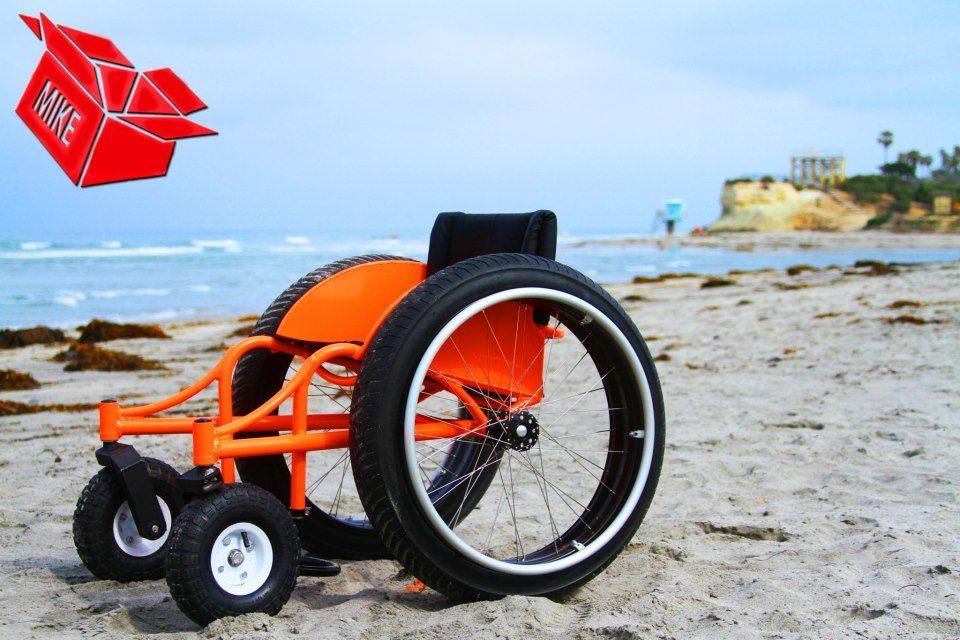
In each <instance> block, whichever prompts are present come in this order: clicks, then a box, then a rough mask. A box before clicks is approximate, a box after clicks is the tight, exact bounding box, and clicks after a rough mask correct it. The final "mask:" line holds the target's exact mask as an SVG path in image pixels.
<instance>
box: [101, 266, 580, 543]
mask: <svg viewBox="0 0 960 640" xmlns="http://www.w3.org/2000/svg"><path fill="white" fill-rule="evenodd" d="M426 270H427V267H426V265H425V264H423V263H419V262H414V261H408V260H384V261H379V262H372V263H366V264H360V265H356V266H353V267H350V268H348V269H345V270H344V271H341V272H339V273H337V274H335V275H333V276H331V277H330V278H328V279H326V280H324V281H322V282H320V283H318V284H317V285H316V286H314V287H313V289H311V290H310V291H309V292H308V293H307V294H305V295H304V296H303V297H302V298H301V299H300V300H298V301H297V303H296V304H295V305H294V307H293V308H292V309H291V311H290V312H289V313H288V314H287V315H286V316H285V317H284V320H283V322H282V323H281V325H280V327H279V330H278V331H277V334H276V336H251V337H249V338H245V339H243V340H241V341H240V342H238V343H237V344H235V345H233V346H231V347H229V348H228V349H227V351H226V353H225V354H224V355H223V357H222V358H221V359H220V361H219V362H218V363H217V364H216V365H215V366H214V367H213V368H211V369H210V370H209V371H208V372H207V373H206V374H205V375H204V376H203V377H201V378H200V379H199V380H197V381H196V382H195V383H193V384H192V385H190V386H189V387H187V388H186V389H184V390H182V391H180V392H179V393H177V394H175V395H173V396H170V397H168V398H165V399H163V400H160V401H157V402H154V403H151V404H147V405H143V406H135V407H121V406H120V404H119V403H118V402H117V401H116V400H104V401H102V402H101V403H100V406H99V410H100V440H101V441H102V442H103V443H104V446H105V448H107V447H109V446H111V445H115V443H118V442H119V441H120V439H121V438H122V437H124V436H133V435H165V434H188V433H189V434H192V436H193V462H194V464H195V465H197V467H200V468H204V467H205V468H209V467H211V466H213V465H215V464H216V463H218V462H219V463H220V476H221V478H222V481H223V482H224V483H232V482H234V481H235V480H236V470H235V462H234V459H235V458H242V457H252V456H266V455H271V454H287V453H289V454H291V461H290V472H291V484H290V501H289V507H290V509H291V510H292V511H294V512H302V511H303V510H304V509H305V507H306V477H307V460H306V454H307V452H308V451H316V450H324V449H338V448H345V447H347V446H348V443H349V429H350V416H349V414H347V413H330V414H328V413H316V414H311V413H309V411H308V391H309V389H310V384H311V379H312V378H313V376H314V375H318V376H320V377H321V378H322V379H323V380H325V381H326V382H328V383H331V384H335V385H338V386H340V387H352V386H353V385H354V384H355V382H356V379H357V375H356V374H357V372H359V369H360V363H361V361H362V360H363V357H364V355H365V353H366V351H367V348H368V347H369V345H370V344H371V342H372V341H373V338H374V336H375V335H376V332H377V330H378V329H379V328H380V325H381V324H382V323H383V321H384V320H385V319H386V317H387V316H388V315H389V314H390V312H391V311H393V309H394V308H395V307H396V306H397V305H398V304H399V303H400V302H401V301H402V300H403V298H404V297H406V295H407V294H408V293H409V292H410V291H411V290H412V289H413V288H415V287H416V286H417V285H418V284H420V283H421V282H422V281H423V280H424V279H425V277H426ZM517 304H518V303H503V306H502V307H501V310H500V312H499V314H498V313H496V312H494V313H493V314H489V315H488V316H485V322H484V323H483V324H479V323H476V322H475V323H472V324H471V323H467V324H465V325H464V326H462V327H460V328H459V329H458V335H459V336H460V337H461V342H462V343H463V344H465V345H466V344H471V343H473V344H476V343H477V341H479V340H483V339H485V337H487V336H489V335H490V334H491V333H492V334H494V335H496V331H497V330H498V325H499V324H500V322H498V320H499V321H502V323H503V325H504V326H507V327H510V332H511V333H513V332H514V329H513V324H514V320H515V316H516V313H517V310H516V305H517ZM331 309H335V310H336V312H335V313H331V312H330V310H331ZM507 323H509V324H507ZM517 333H518V335H517V336H516V339H515V340H514V343H513V344H512V345H506V346H505V347H504V348H505V349H507V350H508V351H511V354H510V355H512V358H510V357H497V358H495V359H494V358H490V359H489V361H482V360H483V358H482V356H477V355H476V354H472V353H468V354H467V356H465V355H464V354H463V353H461V352H459V350H458V351H456V352H447V353H445V352H444V350H441V351H440V352H439V353H438V354H437V357H436V359H435V361H434V367H432V368H431V370H430V375H429V377H428V383H427V384H425V385H424V389H423V391H422V394H421V398H424V399H425V398H427V397H429V396H431V395H433V394H436V393H438V392H440V391H446V392H449V393H451V394H452V395H454V396H455V397H456V398H457V399H458V400H459V402H460V403H462V405H463V407H464V409H465V410H466V411H467V412H468V415H469V417H463V418H461V419H457V420H435V419H429V418H427V417H425V416H418V417H417V422H416V426H415V438H416V440H432V439H440V438H455V437H458V436H463V435H471V434H477V435H484V434H485V425H486V424H487V422H488V420H489V416H487V415H485V413H484V409H482V408H481V406H482V407H485V408H486V409H487V410H488V411H489V410H490V409H491V408H492V409H493V410H494V411H500V410H502V411H503V412H512V411H518V410H520V409H523V408H526V407H529V406H532V405H534V404H536V403H537V402H539V401H540V399H541V398H542V396H543V380H542V377H543V366H542V364H543V363H542V357H543V344H544V341H545V340H547V339H551V338H554V337H562V332H560V331H559V330H556V331H553V330H551V329H550V328H549V327H547V326H540V325H539V324H537V323H535V322H534V321H533V318H532V317H531V321H530V322H529V323H524V327H523V328H522V330H519V331H518V332H517ZM554 334H556V335H554ZM316 345H322V346H319V348H316V349H315V350H313V349H311V347H315V346H316ZM447 348H448V347H445V349H447ZM255 349H267V350H269V351H271V352H283V353H288V354H290V355H293V356H295V357H300V358H302V359H303V361H302V363H301V365H300V367H299V370H298V371H297V372H296V374H295V375H294V376H293V377H292V378H291V379H290V380H289V381H288V382H287V383H286V384H284V385H283V387H282V388H281V389H280V390H279V391H278V392H277V393H276V394H274V395H273V397H271V398H270V399H269V400H268V401H266V402H265V403H264V404H262V405H261V406H259V407H258V408H257V409H255V410H253V411H252V412H250V413H248V414H247V415H244V416H235V415H234V414H233V406H232V377H233V372H234V368H235V367H236V366H237V363H238V362H239V361H240V359H241V358H242V357H243V356H244V355H245V354H247V353H249V352H251V351H253V350H255ZM498 356H504V354H503V353H501V354H498ZM508 360H512V361H514V362H516V361H518V360H519V361H520V362H532V363H534V366H530V367H528V369H527V371H525V372H523V373H522V374H520V375H519V376H517V375H516V374H515V372H513V371H510V370H509V368H508V367H506V365H505V364H504V363H505V362H507V361H508ZM538 363H539V366H537V364H538ZM471 364H473V366H474V367H482V368H483V371H484V374H485V381H484V383H483V385H482V388H476V387H477V384H476V383H475V382H473V383H472V385H473V386H472V387H471V388H468V387H467V386H466V385H467V383H468V381H473V380H474V376H473V375H472V374H471V373H470V369H471ZM325 365H334V366H339V367H342V368H344V369H346V370H347V371H349V372H352V373H351V374H348V375H341V374H339V373H334V372H332V371H330V370H329V369H327V368H326V366H325ZM214 383H216V384H217V393H218V414H217V415H214V416H190V417H156V414H158V413H160V412H163V411H166V410H169V409H171V408H173V407H175V406H177V405H180V404H182V403H184V402H186V401H187V400H189V399H191V398H192V397H194V396H196V395H197V394H199V393H200V392H202V391H203V390H205V389H206V388H208V387H209V386H210V385H212V384H214ZM481 393H482V394H483V396H482V398H481V397H480V396H479V395H478V394H481ZM291 397H292V398H293V409H292V414H290V415H277V414H276V411H277V409H278V408H279V407H280V405H281V404H283V403H284V402H285V401H287V400H288V399H289V398H291ZM498 397H499V398H506V400H496V399H495V398H498ZM498 405H499V406H498ZM271 432H281V434H280V435H266V434H269V433H271ZM239 433H243V434H260V433H263V434H265V435H258V436H256V437H243V438H235V436H236V435H237V434H239ZM99 457H100V455H99V454H98V458H99ZM188 473H189V472H188ZM185 475H186V474H185ZM154 503H155V500H154ZM135 515H136V514H135ZM137 520H138V522H137V525H138V528H145V529H147V530H146V531H142V533H143V535H145V536H147V537H151V538H155V537H158V536H159V535H160V534H162V532H163V531H162V525H161V528H160V529H155V530H152V531H150V530H149V527H141V522H140V521H139V520H140V519H139V518H137Z"/></svg>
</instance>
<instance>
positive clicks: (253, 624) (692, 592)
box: [0, 234, 960, 640]
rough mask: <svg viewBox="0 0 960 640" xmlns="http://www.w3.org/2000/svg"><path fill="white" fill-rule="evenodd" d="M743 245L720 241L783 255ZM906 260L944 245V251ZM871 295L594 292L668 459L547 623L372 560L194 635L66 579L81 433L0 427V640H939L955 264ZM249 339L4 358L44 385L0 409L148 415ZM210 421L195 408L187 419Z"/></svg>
mask: <svg viewBox="0 0 960 640" xmlns="http://www.w3.org/2000/svg"><path fill="white" fill-rule="evenodd" d="M740 235H741V236H743V237H739V236H738V237H735V238H732V237H727V238H726V239H725V240H722V242H725V243H728V244H727V246H729V243H743V244H744V245H746V244H749V243H753V244H754V245H756V244H757V243H759V242H764V243H767V244H765V245H764V246H773V245H771V244H770V243H774V244H775V243H776V242H779V241H780V240H778V236H776V235H772V236H769V237H767V236H765V237H764V238H763V240H761V239H760V238H761V236H758V235H756V234H740ZM791 236H792V238H793V239H792V240H790V241H789V242H792V243H797V242H802V241H804V240H803V238H804V237H805V236H804V235H803V234H791ZM838 237H840V238H842V235H841V236H838ZM862 237H863V238H864V239H863V240H862V242H863V243H872V244H871V245H870V246H876V242H877V241H878V240H877V239H876V238H872V237H870V236H869V235H868V234H863V236H862ZM931 237H932V236H931ZM811 238H812V239H809V240H807V241H809V242H828V240H825V239H823V234H820V235H818V236H816V237H812V236H811ZM885 238H887V239H885V240H883V242H887V243H893V244H894V245H896V243H897V242H900V241H899V240H897V239H896V238H898V236H885ZM889 238H893V239H892V240H891V239H889ZM914 238H916V237H914ZM678 241H679V240H678ZM684 241H685V242H686V241H687V240H684ZM691 242H697V243H701V242H702V243H704V245H703V246H713V245H710V244H707V243H710V242H720V241H719V240H716V239H711V238H704V239H702V240H700V239H695V240H692V241H691ZM783 242H787V240H783ZM857 242H861V241H860V240H857ZM923 242H929V243H931V245H930V246H937V247H947V248H953V247H956V246H958V245H957V243H958V240H957V239H956V238H953V237H952V238H947V239H942V237H937V238H936V239H935V240H929V241H927V240H924V241H923ZM698 246H699V245H698ZM831 246H832V245H831ZM864 246H865V245H864ZM896 246H899V245H896ZM912 246H916V245H912ZM871 273H874V272H872V271H871V270H870V269H867V268H864V269H858V270H842V269H828V270H819V271H803V272H801V273H799V274H798V275H793V276H791V275H787V274H786V273H784V272H782V271H777V272H760V273H748V274H737V275H733V276H731V277H730V279H731V280H732V283H731V284H728V285H726V286H719V287H710V288H702V287H701V285H702V284H703V283H704V281H705V279H704V278H700V277H691V278H680V279H673V280H667V281H663V282H652V283H644V284H622V285H616V286H611V287H610V290H611V291H612V293H613V294H614V295H615V296H617V297H618V298H619V299H621V300H623V303H624V306H625V307H626V308H627V310H628V311H629V312H630V313H631V315H632V316H633V318H634V320H635V321H636V323H637V325H638V326H639V327H640V329H641V332H642V333H643V334H644V335H645V336H646V337H647V338H648V340H649V346H650V349H651V351H652V352H653V353H654V354H655V355H657V356H659V362H658V363H657V366H658V370H659V374H660V378H661V381H662V384H663V387H664V392H665V397H666V409H667V450H666V458H665V463H664V468H663V473H662V476H661V480H660V486H659V489H658V492H657V496H656V498H655V499H654V502H653V506H652V508H651V510H650V512H649V513H648V515H647V518H646V520H645V522H644V524H643V525H642V526H641V528H640V530H639V532H638V533H637V535H636V537H635V538H634V540H633V542H632V543H631V544H630V545H629V546H628V547H627V549H625V551H624V553H623V554H622V556H621V557H620V558H619V559H618V560H617V561H616V562H615V563H614V564H613V565H612V566H611V567H610V568H609V569H608V570H607V571H606V572H605V573H603V574H601V575H600V576H599V577H597V578H596V579H595V580H594V581H592V582H590V583H589V584H588V585H587V586H586V587H585V588H583V589H582V590H581V591H579V592H578V593H576V594H575V595H573V596H572V597H570V598H569V599H567V600H565V601H563V602H554V601H550V600H546V599H542V598H527V597H508V598H505V599H503V600H500V601H495V602H477V603H470V604H462V605H451V604H450V603H449V602H447V601H446V600H445V599H444V598H443V597H441V596H440V595H439V594H437V593H436V592H433V591H431V590H429V589H428V590H426V591H424V592H422V593H407V592H405V591H404V586H405V585H406V584H409V582H410V577H409V576H406V575H404V574H403V573H402V572H401V571H400V567H399V565H398V564H397V563H395V562H393V561H391V560H379V561H370V562H345V563H344V565H343V573H342V574H341V575H340V576H337V577H334V578H329V579H320V578H301V579H300V581H299V583H298V586H297V589H296V591H295V592H294V594H293V597H292V598H291V600H290V602H289V603H288V604H287V606H286V607H285V608H284V609H283V611H282V612H281V613H280V614H279V615H278V616H276V617H273V618H271V617H268V616H266V615H262V614H255V615H248V616H243V617H241V618H235V619H227V620H221V621H217V622H214V623H213V624H211V625H210V626H209V627H207V628H204V629H197V627H196V625H194V624H193V623H192V622H190V621H189V620H188V619H187V618H186V617H185V616H184V615H183V614H181V613H180V611H179V610H178V609H177V607H176V604H175V603H174V602H173V600H172V599H171V597H170V595H169V593H168V591H167V586H166V583H165V582H164V581H152V582H139V583H132V584H119V583H116V582H110V581H99V580H96V579H94V578H93V577H92V576H91V574H90V573H89V572H88V571H87V570H86V569H85V568H84V567H83V565H82V564H81V563H80V560H79V558H78V557H77V554H76V552H75V550H74V546H73V541H72V536H71V530H70V527H71V519H72V514H73V510H74V506H75V502H76V499H77V496H78V495H79V493H80V491H81V489H82V488H83V486H84V484H85V483H86V482H87V480H88V479H89V478H90V477H91V476H92V475H93V474H94V473H95V472H96V471H97V470H98V468H99V467H98V466H97V464H96V461H95V460H94V457H93V452H94V450H95V449H96V448H97V446H98V441H97V437H96V413H95V412H94V411H86V412H76V413H73V412H53V411H49V412H41V413H34V414H27V415H15V416H7V417H0V443H2V444H3V446H2V448H0V469H2V472H3V473H2V479H0V636H2V637H4V638H31V637H44V638H47V637H58V638H59V637H63V638H72V637H97V638H107V639H113V638H165V639H171V640H172V639H180V638H184V639H185V638H196V637H201V638H272V639H276V638H291V637H310V638H337V639H339V640H343V639H347V638H381V637H383V638H444V639H453V638H469V639H470V640H477V639H479V638H514V637H524V638H570V637H574V638H849V637H864V638H955V637H958V636H960V527H958V523H960V495H958V494H960V491H958V483H960V418H958V415H960V397H958V394H957V381H958V380H960V339H958V325H960V264H958V263H950V264H932V265H926V266H910V267H898V268H897V270H896V272H895V273H888V274H885V275H870V274H871ZM897 301H908V302H916V303H918V304H917V305H910V304H904V303H903V302H901V304H899V305H896V304H894V303H896V302H897ZM891 307H892V308H891ZM249 322H250V321H249V319H246V320H239V319H229V320H221V321H210V322H200V323H190V324H180V325H176V324H175V325H166V326H164V329H165V330H166V331H167V332H168V333H169V334H170V335H171V336H172V339H171V340H147V339H140V340H122V341H115V342H110V343H108V344H107V345H105V346H107V347H108V348H110V349H120V350H123V351H126V352H130V353H134V354H138V355H141V356H144V357H147V358H151V359H155V360H158V361H160V362H161V363H162V364H164V365H165V366H166V367H167V369H166V370H162V371H144V372H136V373H96V372H77V373H67V372H64V371H63V365H62V364H61V363H55V362H51V361H50V357H51V356H52V355H53V354H54V353H56V352H57V351H59V350H61V349H62V348H63V347H62V345H58V346H30V347H25V348H20V349H11V350H0V369H15V370H18V371H24V372H28V373H31V374H32V375H33V376H34V377H35V378H36V379H37V380H39V381H40V382H41V383H42V386H41V387H40V388H39V389H37V390H31V391H13V392H3V393H2V394H0V400H8V401H18V402H25V403H41V404H54V403H59V404H72V403H91V402H96V400H98V399H99V398H101V397H106V396H118V397H120V398H121V400H122V401H124V402H127V403H137V402H143V401H147V400H149V399H154V398H157V397H159V396H161V395H165V394H169V393H172V392H174V391H175V390H177V389H179V388H180V387H182V386H184V385H186V384H188V383H189V382H191V381H192V380H193V379H195V378H196V377H197V376H198V375H199V374H201V373H202V372H203V371H204V370H205V369H206V368H207V367H208V366H209V365H211V364H212V363H213V362H214V361H215V360H216V358H217V346H218V345H221V344H222V343H224V342H227V343H229V342H230V341H232V340H234V339H235V338H230V337H228V336H229V334H230V333H232V332H233V331H235V330H236V329H237V328H238V327H240V326H241V325H244V324H248V323H249ZM214 406H215V403H214V399H213V396H212V395H208V396H204V397H203V398H201V399H198V400H196V401H194V402H193V403H192V404H191V405H189V406H188V407H187V408H188V409H189V410H190V411H192V412H196V413H202V412H204V411H209V410H211V409H213V408H214ZM137 446H138V448H139V449H140V450H141V451H143V452H145V453H147V454H149V455H152V456H155V457H158V458H161V459H163V460H165V461H167V462H169V463H171V464H172V465H174V466H175V467H176V468H177V469H178V470H180V471H184V470H186V469H188V468H189V467H191V466H192V462H191V458H190V442H189V438H188V437H180V436H178V437H165V438H162V439H156V440H146V439H142V440H139V441H138V442H137Z"/></svg>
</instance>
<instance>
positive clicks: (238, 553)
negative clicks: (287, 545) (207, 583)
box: [210, 522, 273, 596]
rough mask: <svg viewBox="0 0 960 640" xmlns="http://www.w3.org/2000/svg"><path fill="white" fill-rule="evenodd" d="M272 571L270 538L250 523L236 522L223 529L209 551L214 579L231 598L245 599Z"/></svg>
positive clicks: (264, 582)
mask: <svg viewBox="0 0 960 640" xmlns="http://www.w3.org/2000/svg"><path fill="white" fill-rule="evenodd" d="M272 569H273V545H272V544H271V543H270V538H269V537H267V534H266V532H265V531H264V530H263V529H261V528H260V527H258V526H257V525H255V524H252V523H250V522H237V523H235V524H232V525H230V526H228V527H227V528H225V529H224V530H223V531H221V532H220V534H219V535H218V536H217V538H216V541H215V542H214V543H213V545H212V547H211V549H210V571H211V573H212V574H213V580H214V582H215V583H216V584H217V586H218V587H220V588H221V589H223V590H224V591H226V592H227V593H229V594H230V595H234V596H246V595H249V594H251V593H253V592H254V591H256V590H257V589H260V588H261V587H262V586H263V585H264V584H266V582H267V579H268V578H269V577H270V572H271V570H272Z"/></svg>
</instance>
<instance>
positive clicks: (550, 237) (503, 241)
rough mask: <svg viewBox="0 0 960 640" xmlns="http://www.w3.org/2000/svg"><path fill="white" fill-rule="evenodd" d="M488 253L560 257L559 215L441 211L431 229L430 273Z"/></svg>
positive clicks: (541, 212)
mask: <svg viewBox="0 0 960 640" xmlns="http://www.w3.org/2000/svg"><path fill="white" fill-rule="evenodd" d="M488 253H530V254H533V255H538V256H542V257H544V258H550V259H551V260H553V259H554V258H556V257H557V216H556V214H554V213H553V212H552V211H544V210H541V211H534V212H533V213H463V212H460V211H451V212H448V213H441V214H440V215H438V216H437V221H436V222H435V223H433V231H431V232H430V251H429V253H428V254H427V275H433V274H434V273H436V272H437V271H440V270H441V269H443V268H444V267H448V266H450V265H451V264H454V263H456V262H460V261H461V260H467V259H469V258H475V257H477V256H482V255H486V254H488Z"/></svg>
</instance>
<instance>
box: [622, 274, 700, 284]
mask: <svg viewBox="0 0 960 640" xmlns="http://www.w3.org/2000/svg"><path fill="white" fill-rule="evenodd" d="M699 277H700V275H699V274H697V273H661V274H660V275H658V276H655V277H653V278H651V277H649V276H634V277H633V280H632V282H633V284H648V283H651V282H665V281H667V280H679V279H680V278H699Z"/></svg>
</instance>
